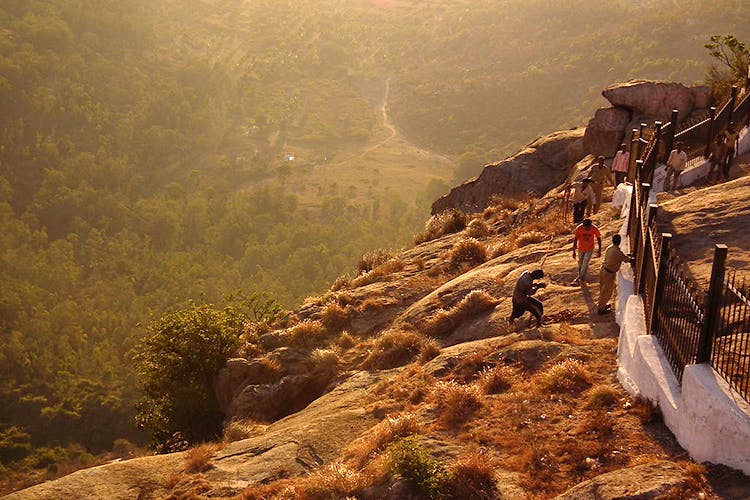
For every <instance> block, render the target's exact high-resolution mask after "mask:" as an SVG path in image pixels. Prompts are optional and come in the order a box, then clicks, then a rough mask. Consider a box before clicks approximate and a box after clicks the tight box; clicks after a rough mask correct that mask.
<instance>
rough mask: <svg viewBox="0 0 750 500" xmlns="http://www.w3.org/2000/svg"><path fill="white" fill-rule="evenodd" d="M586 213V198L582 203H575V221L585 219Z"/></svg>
mask: <svg viewBox="0 0 750 500" xmlns="http://www.w3.org/2000/svg"><path fill="white" fill-rule="evenodd" d="M585 213H586V200H583V201H582V202H580V203H573V222H575V223H576V224H577V223H579V222H582V221H583V216H584V214H585Z"/></svg>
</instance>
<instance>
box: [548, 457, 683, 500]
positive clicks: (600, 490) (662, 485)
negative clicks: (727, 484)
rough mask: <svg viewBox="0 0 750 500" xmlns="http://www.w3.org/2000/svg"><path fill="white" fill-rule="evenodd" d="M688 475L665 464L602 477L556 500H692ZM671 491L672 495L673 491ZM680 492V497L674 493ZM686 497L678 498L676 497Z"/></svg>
mask: <svg viewBox="0 0 750 500" xmlns="http://www.w3.org/2000/svg"><path fill="white" fill-rule="evenodd" d="M686 488H687V477H686V475H685V471H684V470H682V469H681V468H680V467H679V466H677V465H676V464H675V463H674V462H668V461H666V460H664V461H659V462H653V463H650V464H644V465H639V466H637V467H631V468H629V469H622V470H618V471H614V472H609V473H607V474H602V475H600V476H597V477H595V478H594V479H591V480H589V481H586V482H583V483H581V484H579V485H577V486H575V487H573V488H571V489H570V490H568V491H567V492H565V493H563V494H562V495H559V496H557V497H555V498H556V499H557V500H614V499H618V500H628V499H630V500H642V499H643V500H645V499H647V498H660V497H661V496H662V495H666V494H667V493H673V495H672V496H670V497H669V498H691V497H692V496H691V495H689V494H688V491H687V490H686ZM670 490H671V491H670ZM675 492H678V493H675ZM683 493H684V494H685V496H684V497H683V496H679V497H678V496H675V494H677V495H680V494H683Z"/></svg>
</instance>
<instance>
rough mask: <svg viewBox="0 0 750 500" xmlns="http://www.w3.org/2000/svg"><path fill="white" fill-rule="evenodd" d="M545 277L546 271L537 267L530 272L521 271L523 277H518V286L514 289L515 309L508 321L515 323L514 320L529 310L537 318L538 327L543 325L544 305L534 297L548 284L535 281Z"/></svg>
mask: <svg viewBox="0 0 750 500" xmlns="http://www.w3.org/2000/svg"><path fill="white" fill-rule="evenodd" d="M542 278H544V271H542V270H541V269H536V270H534V271H531V272H529V271H528V270H525V271H524V272H522V273H521V277H520V278H518V282H517V283H516V288H515V290H513V311H512V312H511V313H510V318H508V323H513V320H515V319H516V318H520V317H521V316H523V314H524V313H525V312H526V311H528V312H530V313H531V314H532V316H534V318H535V319H536V327H537V328H539V327H540V326H542V321H543V319H544V306H543V305H542V302H541V301H540V300H538V299H535V298H534V297H532V295H534V294H535V293H536V291H537V290H539V289H540V288H544V287H546V286H547V284H546V283H534V280H539V279H542Z"/></svg>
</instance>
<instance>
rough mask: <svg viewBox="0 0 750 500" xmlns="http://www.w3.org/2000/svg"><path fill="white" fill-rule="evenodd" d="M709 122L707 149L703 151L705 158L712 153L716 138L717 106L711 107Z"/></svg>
mask: <svg viewBox="0 0 750 500" xmlns="http://www.w3.org/2000/svg"><path fill="white" fill-rule="evenodd" d="M709 112H710V115H709V120H710V121H709V122H708V133H707V134H706V151H705V152H704V153H703V157H704V158H708V156H709V155H710V154H711V143H712V142H713V140H714V125H715V122H716V106H711V107H710V108H709Z"/></svg>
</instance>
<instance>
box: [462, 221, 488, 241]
mask: <svg viewBox="0 0 750 500" xmlns="http://www.w3.org/2000/svg"><path fill="white" fill-rule="evenodd" d="M464 232H465V234H466V236H469V237H471V238H483V237H485V236H489V235H490V234H492V229H490V226H489V225H488V224H487V222H485V221H484V220H483V219H472V220H471V222H469V224H468V225H467V226H466V229H465V230H464Z"/></svg>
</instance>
